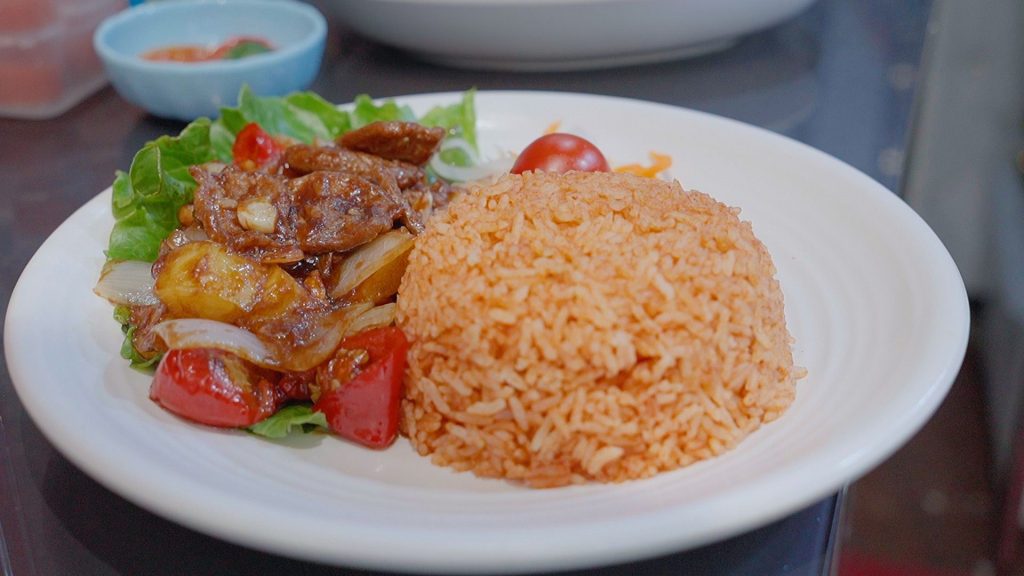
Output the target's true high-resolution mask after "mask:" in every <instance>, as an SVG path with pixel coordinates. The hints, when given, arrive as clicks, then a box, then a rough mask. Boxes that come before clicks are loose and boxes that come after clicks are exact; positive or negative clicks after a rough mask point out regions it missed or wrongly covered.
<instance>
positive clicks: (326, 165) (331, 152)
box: [284, 144, 424, 190]
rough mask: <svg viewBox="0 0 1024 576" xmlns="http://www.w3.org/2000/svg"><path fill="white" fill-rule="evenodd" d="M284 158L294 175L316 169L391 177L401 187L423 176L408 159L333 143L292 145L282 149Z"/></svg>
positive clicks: (420, 179) (384, 178)
mask: <svg viewBox="0 0 1024 576" xmlns="http://www.w3.org/2000/svg"><path fill="white" fill-rule="evenodd" d="M284 160H285V163H286V165H287V167H288V169H289V170H290V171H291V172H293V173H295V174H297V175H303V174H309V173H310V172H316V171H319V170H334V171H337V172H345V173H349V174H358V175H360V176H363V177H365V178H371V179H374V180H379V181H384V180H387V179H389V178H393V179H394V180H395V182H396V183H397V184H398V187H399V188H400V189H402V190H404V189H406V188H410V187H412V186H415V185H416V184H417V183H419V182H420V181H422V180H423V179H424V173H423V170H422V169H421V168H419V167H418V166H415V165H413V164H409V163H408V162H399V161H396V160H386V159H384V158H381V157H379V156H374V155H372V154H366V153H364V152H356V151H354V150H346V149H345V148H338V147H337V146H309V145H306V144H296V145H295V146H289V147H288V148H286V149H285V151H284Z"/></svg>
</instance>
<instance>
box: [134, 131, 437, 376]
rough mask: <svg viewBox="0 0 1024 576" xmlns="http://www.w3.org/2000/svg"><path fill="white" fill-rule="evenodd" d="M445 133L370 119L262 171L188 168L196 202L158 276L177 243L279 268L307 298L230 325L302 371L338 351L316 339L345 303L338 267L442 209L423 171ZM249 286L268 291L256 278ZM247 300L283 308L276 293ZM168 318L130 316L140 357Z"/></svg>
mask: <svg viewBox="0 0 1024 576" xmlns="http://www.w3.org/2000/svg"><path fill="white" fill-rule="evenodd" d="M444 135H445V131H444V130H443V129H438V128H426V127H423V126H420V125H418V124H413V123H406V122H387V123H376V124H369V125H367V126H364V127H362V128H360V129H357V130H355V131H353V132H350V133H348V134H347V135H345V136H343V137H342V138H340V139H339V141H338V143H337V144H330V145H325V146H312V145H307V144H298V145H293V146H289V147H288V148H286V149H285V151H284V153H283V155H282V157H281V159H280V161H278V162H275V163H273V164H272V165H269V166H266V167H263V168H262V169H257V170H246V169H244V168H243V167H240V166H237V165H234V164H232V165H228V166H224V167H222V168H220V167H217V168H219V169H217V168H210V167H203V166H193V167H191V168H190V169H189V173H190V174H191V176H192V177H193V179H195V181H196V184H197V186H196V189H195V192H194V195H193V203H192V205H191V206H190V207H187V209H185V210H183V211H182V214H183V215H185V216H186V218H185V219H187V220H188V222H183V225H182V227H181V228H179V229H178V230H176V231H175V232H174V233H172V234H171V236H169V237H168V239H167V240H165V242H164V245H163V247H162V249H161V255H160V257H159V258H158V260H157V262H156V263H154V274H159V272H160V271H161V269H162V268H163V267H164V266H165V264H166V262H167V261H168V258H171V259H173V258H174V255H175V253H176V252H177V251H179V250H181V248H182V247H183V246H185V245H187V244H189V243H191V242H196V241H205V240H207V239H208V240H210V241H213V242H216V243H218V244H221V245H223V246H225V247H226V248H227V249H228V250H229V251H230V252H231V253H233V254H237V255H238V256H241V257H244V258H245V259H248V260H251V261H252V262H253V265H254V266H256V267H259V266H266V265H275V266H276V265H279V266H280V267H281V268H282V269H283V270H284V271H286V272H287V273H288V274H289V275H291V276H292V277H294V278H296V279H297V281H299V282H300V283H301V284H302V286H303V289H304V290H305V292H307V293H308V298H306V297H303V298H301V299H294V300H295V301H296V302H298V304H301V305H298V304H297V305H296V306H286V308H287V309H282V310H281V311H280V313H275V314H269V315H260V314H255V315H250V317H247V318H246V319H240V320H238V321H237V322H235V323H236V324H238V325H239V326H240V327H243V328H246V329H247V330H250V331H251V332H253V333H254V334H256V335H257V336H259V337H260V339H261V340H263V341H264V342H266V343H268V344H269V345H271V346H272V347H275V348H278V349H279V350H280V351H281V356H282V357H287V356H288V355H289V354H290V355H292V356H293V357H294V358H295V361H296V362H297V364H296V365H297V366H302V365H304V363H303V362H302V361H301V360H300V358H301V357H302V356H310V357H313V356H320V355H322V351H320V350H318V347H319V346H336V345H337V343H336V342H334V343H323V344H320V343H319V341H320V340H321V335H322V334H324V333H326V332H328V330H327V329H326V328H325V327H326V326H328V325H329V324H330V323H331V322H336V321H337V320H336V318H335V316H336V315H337V312H338V310H339V309H340V307H342V306H344V303H343V302H333V301H331V300H330V298H328V297H327V295H328V294H330V288H331V286H330V282H332V279H333V277H334V273H333V270H334V268H335V267H336V264H337V263H338V262H340V261H342V260H343V259H344V258H345V256H346V254H347V253H348V252H349V251H351V250H353V249H355V248H357V247H359V246H362V245H363V244H366V243H367V242H370V241H372V240H373V239H375V238H377V237H378V236H379V235H381V234H383V233H385V232H388V231H390V230H392V229H394V228H396V227H398V226H404V227H405V228H407V229H408V230H409V231H410V232H412V233H413V234H418V233H420V232H421V231H422V230H423V226H424V223H425V222H426V220H427V218H429V217H430V215H431V213H432V212H434V211H436V210H439V209H442V208H444V206H445V205H446V204H447V199H448V196H449V194H450V189H449V187H448V185H447V184H445V183H444V182H441V181H434V180H431V179H430V178H428V173H427V171H426V170H425V168H424V164H425V163H426V162H427V161H428V160H429V159H430V157H431V155H432V154H433V152H434V151H435V150H436V149H437V146H438V145H439V143H440V141H441V139H443V138H444ZM225 261H226V260H225ZM167 265H170V264H167ZM196 265H198V263H197V264H196ZM236 273H237V274H241V273H240V272H236ZM192 280H193V281H194V282H196V284H197V285H199V284H200V283H201V282H200V280H201V279H199V278H193V279H192ZM252 285H253V286H255V288H253V289H254V290H257V291H261V290H264V287H263V286H264V283H262V282H258V281H257V282H254V283H252ZM252 298H253V301H256V302H258V301H260V299H261V298H265V299H267V301H273V302H275V303H276V304H283V303H284V300H282V299H281V298H280V297H279V295H278V296H275V295H273V294H267V295H263V294H256V295H254V296H252ZM186 300H187V299H186ZM300 300H301V301H300ZM168 314H169V313H168V307H166V306H157V307H148V308H145V309H142V308H140V309H138V310H133V320H138V323H139V324H141V325H142V326H144V328H143V329H140V330H137V331H136V337H135V339H134V344H135V346H136V348H137V349H138V350H139V351H140V352H142V353H144V354H146V353H152V352H155V351H157V350H158V348H159V346H160V343H159V342H157V341H155V340H156V339H155V338H153V336H152V333H151V331H150V330H149V329H148V328H149V327H151V326H153V325H155V324H156V323H158V322H159V321H160V320H162V319H164V318H165V317H166V316H168ZM299 381H303V382H304V379H302V378H298V379H297V380H296V386H299V385H300V384H299ZM304 385H305V384H304V383H303V384H302V386H304Z"/></svg>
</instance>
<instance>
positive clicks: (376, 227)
mask: <svg viewBox="0 0 1024 576" xmlns="http://www.w3.org/2000/svg"><path fill="white" fill-rule="evenodd" d="M289 186H290V188H291V190H292V196H293V198H294V201H295V206H296V212H297V220H298V228H297V230H296V238H297V240H298V242H299V246H300V247H301V248H302V249H303V250H304V251H306V252H307V253H310V254H319V253H323V252H343V251H345V250H349V249H351V248H355V247H356V246H359V245H361V244H365V243H366V242H369V241H370V240H373V239H374V238H376V237H377V236H378V235H379V234H382V233H384V232H387V231H388V230H390V229H392V228H393V227H394V225H395V220H402V221H403V222H404V223H405V224H406V226H407V227H409V228H410V229H411V230H412V231H413V232H416V233H419V232H421V231H422V229H423V226H422V222H420V221H419V219H418V218H417V217H416V215H415V214H414V213H413V212H412V211H411V210H410V209H409V203H408V201H407V200H406V199H405V197H403V196H402V194H401V192H400V191H399V190H398V189H397V188H396V187H394V183H393V181H392V182H391V186H384V185H381V183H380V182H378V181H376V180H374V179H371V178H367V177H364V176H361V175H358V174H346V173H343V172H333V171H319V172H313V173H311V174H307V175H306V176H302V177H300V178H296V179H294V180H292V181H291V182H290V183H289Z"/></svg>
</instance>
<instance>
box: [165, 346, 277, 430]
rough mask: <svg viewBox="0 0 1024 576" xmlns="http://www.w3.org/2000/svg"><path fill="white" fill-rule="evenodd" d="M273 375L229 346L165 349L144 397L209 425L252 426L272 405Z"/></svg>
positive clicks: (274, 398) (274, 408)
mask: <svg viewBox="0 0 1024 576" xmlns="http://www.w3.org/2000/svg"><path fill="white" fill-rule="evenodd" d="M272 378H273V375H272V374H271V373H269V372H267V371H265V370H261V369H260V368H257V367H256V366H253V365H252V364H250V363H248V362H246V361H245V360H242V359H241V358H239V357H238V356H235V355H234V354H231V353H230V352H224V351H222V350H213V349H207V348H195V349H187V350H170V351H168V352H167V353H166V354H164V357H163V359H162V360H161V361H160V365H159V366H158V367H157V369H156V376H155V377H154V378H153V383H152V385H151V386H150V388H149V397H150V399H152V400H153V401H154V402H156V403H157V404H159V405H160V406H162V407H164V408H165V409H167V410H168V411H170V412H173V413H174V414H177V415H178V416H181V417H182V418H186V419H188V420H192V421H194V422H199V423H200V424H208V425H210V426H220V427H225V428H228V427H240V426H252V425H253V424H255V423H256V422H259V421H260V420H263V419H264V418H266V417H268V416H270V415H271V414H273V413H274V412H276V411H277V408H278V406H279V395H278V393H277V391H276V389H275V386H274V383H273V382H272Z"/></svg>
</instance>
